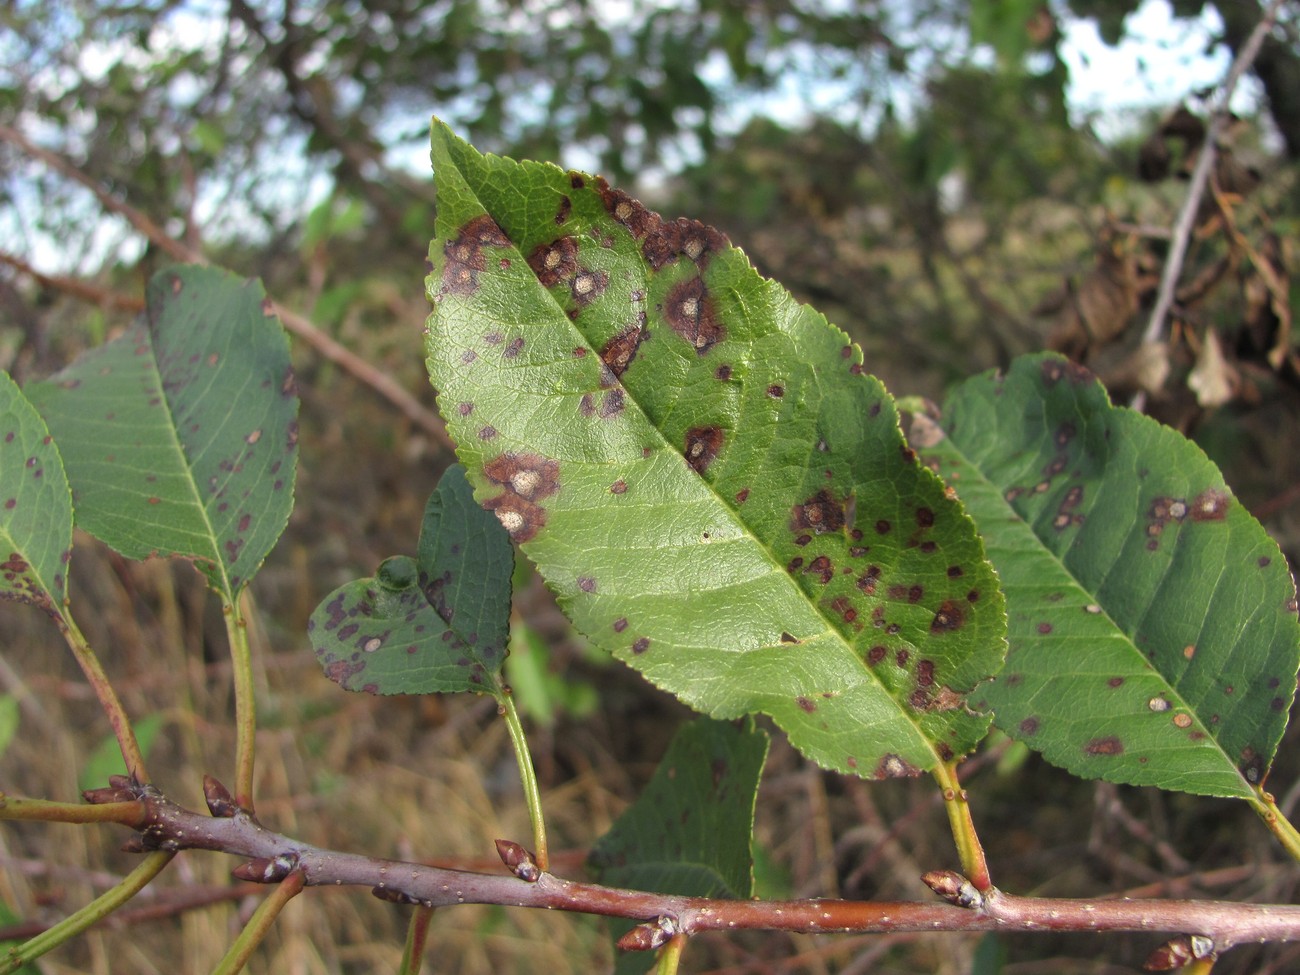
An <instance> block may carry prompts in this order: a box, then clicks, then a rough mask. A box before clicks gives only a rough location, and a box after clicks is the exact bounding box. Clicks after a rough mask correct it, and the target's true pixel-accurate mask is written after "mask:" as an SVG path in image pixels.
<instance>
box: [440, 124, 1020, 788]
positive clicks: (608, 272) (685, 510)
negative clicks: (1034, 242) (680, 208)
mask: <svg viewBox="0 0 1300 975" xmlns="http://www.w3.org/2000/svg"><path fill="white" fill-rule="evenodd" d="M433 161H434V169H435V175H436V178H437V183H438V199H439V205H438V221H437V232H438V236H437V239H436V240H435V241H434V242H433V246H432V248H431V251H430V258H431V263H432V273H431V275H430V277H429V279H428V291H429V296H430V299H431V300H432V301H433V303H434V311H433V314H432V315H431V316H430V318H429V323H428V356H429V358H428V367H429V373H430V376H431V377H432V380H433V383H434V385H435V386H437V387H438V389H439V393H440V396H439V403H440V408H441V410H442V412H443V415H444V417H445V418H446V420H447V425H448V429H449V430H450V432H451V434H452V436H453V437H454V438H455V440H456V442H457V444H458V447H457V452H458V454H459V456H460V458H461V460H462V461H463V462H464V463H465V465H466V467H467V468H468V471H469V478H470V481H471V483H473V484H474V486H475V493H476V496H477V497H478V498H479V501H480V502H481V503H482V504H484V505H485V506H486V507H488V508H489V509H490V510H492V511H494V512H495V513H496V515H497V517H498V518H499V519H500V520H501V522H502V524H503V525H505V527H506V528H507V529H508V530H509V531H510V533H511V535H512V536H513V538H514V539H515V540H516V541H517V542H520V543H522V547H523V550H524V552H525V553H526V554H527V555H528V556H529V558H531V559H532V560H533V561H534V563H535V564H536V565H537V566H538V568H539V570H540V571H541V573H542V575H543V576H544V577H545V579H546V580H547V582H548V584H549V585H550V586H551V588H552V589H554V590H555V591H556V593H557V594H558V598H559V603H560V606H561V607H562V608H563V609H564V611H565V613H566V614H568V616H569V618H570V619H571V620H573V622H574V625H575V626H576V627H577V629H578V630H579V631H581V632H582V633H584V634H586V635H587V636H588V638H590V639H591V640H592V641H593V642H594V643H595V644H597V645H598V646H600V647H602V648H604V649H606V650H607V651H610V652H612V653H613V654H614V655H615V656H617V657H618V658H619V659H621V660H624V661H626V662H627V663H629V664H631V665H632V666H633V667H635V668H636V669H638V670H640V671H641V672H642V673H643V674H644V675H645V676H646V677H647V678H648V679H649V680H651V681H652V682H653V683H655V684H657V685H658V686H660V687H662V688H664V689H666V690H668V691H670V692H671V693H673V694H675V695H677V696H678V697H679V698H681V699H682V700H683V701H685V702H687V703H688V704H690V705H691V706H693V707H695V708H697V709H698V710H701V711H703V712H705V713H707V714H710V715H712V716H714V717H717V718H731V717H738V716H740V715H742V714H746V713H750V712H765V713H767V714H770V715H771V716H772V717H773V718H774V719H775V720H776V721H777V723H778V724H780V726H781V727H782V728H784V729H785V730H786V731H787V733H788V734H789V735H790V739H791V741H792V742H794V744H795V745H796V746H797V747H798V748H800V749H801V750H802V751H803V752H804V753H805V754H807V755H809V756H811V757H812V758H813V759H815V760H816V761H817V762H819V763H821V764H822V765H824V766H826V767H828V768H833V769H839V770H841V771H853V772H856V773H857V774H859V775H862V776H867V777H884V776H894V775H906V774H912V773H915V772H917V771H920V770H925V769H931V768H933V767H935V766H936V765H937V764H938V763H940V762H941V761H943V760H946V759H947V758H949V757H952V756H954V755H958V754H961V753H963V752H965V751H967V750H969V749H970V748H971V747H973V745H974V744H975V743H976V742H978V741H979V739H980V738H981V737H983V735H984V732H985V731H986V730H987V727H988V721H989V719H988V717H987V716H981V715H977V714H974V713H972V712H971V711H970V710H969V709H968V708H967V707H966V706H965V698H966V694H967V693H968V692H969V691H970V689H971V688H972V687H974V686H975V685H976V684H977V683H978V682H979V681H980V680H982V679H984V678H985V677H987V676H988V675H989V674H991V673H994V672H995V671H996V670H997V669H998V667H999V665H1000V663H1001V659H1002V654H1003V643H1002V635H1003V626H1004V619H1003V612H1002V598H1001V595H1000V594H999V592H998V588H997V583H996V579H995V577H994V575H993V573H992V571H991V569H990V567H989V566H988V564H987V563H986V562H985V560H984V558H983V550H982V548H981V545H980V542H979V540H978V538H977V537H976V535H975V533H974V530H973V527H972V525H971V523H970V521H969V520H968V519H967V518H966V516H965V515H964V514H963V513H962V512H961V510H960V508H959V507H958V505H957V504H956V503H955V502H952V501H950V500H949V499H947V498H946V497H945V495H944V489H943V486H942V484H941V483H940V482H939V480H938V479H937V478H935V477H934V476H933V475H932V474H931V473H930V472H929V471H928V470H926V469H924V468H922V467H920V466H919V465H918V464H917V463H916V462H915V457H914V456H913V455H912V453H911V452H910V451H909V450H908V449H907V448H906V445H905V444H904V442H903V440H902V435H901V433H900V432H899V429H898V421H897V413H896V411H895V409H894V404H893V401H892V400H891V399H890V397H889V395H888V394H887V393H886V392H885V391H884V389H883V387H882V386H881V384H880V383H879V382H878V381H877V380H875V379H874V378H872V377H870V376H868V375H866V374H865V372H864V371H863V369H862V364H861V355H862V353H861V350H859V349H858V348H857V347H855V346H853V345H852V344H850V342H849V340H848V339H847V337H846V336H845V335H844V334H843V333H842V332H840V331H839V330H838V329H836V328H834V327H833V326H831V325H830V324H828V323H827V322H826V320H825V319H824V318H822V317H821V316H820V315H818V314H817V313H816V312H814V311H812V310H811V309H809V308H807V307H804V306H801V305H798V304H797V303H795V302H794V300H793V299H792V298H791V297H790V296H789V295H788V294H787V293H786V292H785V291H783V290H782V289H781V288H780V287H779V286H778V285H776V284H774V283H773V282H770V281H767V280H764V279H763V278H761V277H759V275H758V274H757V273H755V272H754V270H753V269H752V268H751V267H750V266H749V263H748V261H747V260H746V259H745V256H744V254H743V253H741V252H740V251H739V250H737V249H735V248H733V247H731V246H730V245H729V244H728V243H727V241H726V239H725V238H724V237H723V236H722V234H720V233H719V232H718V231H716V230H714V229H713V228H710V227H706V226H704V225H703V224H700V223H698V222H696V221H691V220H685V219H681V220H676V221H665V220H663V219H661V218H660V217H659V216H658V215H657V214H653V213H651V212H650V211H648V210H646V209H645V208H644V207H643V206H642V205H641V204H640V203H637V202H636V201H635V200H633V199H631V198H630V197H628V196H627V195H626V194H623V193H621V192H619V191H617V190H613V189H611V188H610V187H609V186H607V185H606V184H605V182H604V181H603V180H600V179H593V178H592V177H589V176H585V175H582V174H580V173H566V172H563V171H561V170H560V169H558V168H556V167H554V166H550V165H544V164H537V163H523V164H520V163H515V162H512V161H511V160H508V159H501V158H498V157H494V156H487V157H484V156H482V155H480V154H479V153H477V152H476V151H475V150H474V149H472V148H471V147H470V146H468V145H466V144H465V143H464V142H462V141H460V140H458V139H457V138H456V137H455V136H453V135H452V134H451V133H450V131H449V130H448V129H447V128H446V127H445V126H443V125H442V124H441V123H435V125H434V130H433Z"/></svg>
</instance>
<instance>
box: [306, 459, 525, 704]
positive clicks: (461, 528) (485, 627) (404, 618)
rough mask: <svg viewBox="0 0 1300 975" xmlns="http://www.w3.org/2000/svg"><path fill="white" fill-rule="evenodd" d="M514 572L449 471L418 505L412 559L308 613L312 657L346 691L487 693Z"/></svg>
mask: <svg viewBox="0 0 1300 975" xmlns="http://www.w3.org/2000/svg"><path fill="white" fill-rule="evenodd" d="M513 568H514V552H513V551H512V549H511V547H510V540H509V539H508V538H507V537H506V533H505V531H504V530H503V529H502V528H501V526H500V525H499V524H497V521H496V519H495V518H493V517H492V516H491V515H490V514H488V513H487V512H486V511H484V510H483V509H482V508H480V507H479V506H478V505H477V504H476V503H475V502H474V496H473V494H472V493H471V492H470V487H469V484H468V482H466V480H465V470H464V468H462V467H461V466H460V465H459V464H457V465H453V466H452V467H449V468H448V469H447V472H446V473H445V474H443V476H442V480H441V481H440V482H439V483H438V487H437V490H435V491H434V492H433V494H432V495H431V496H430V498H429V503H428V504H427V505H426V506H425V509H424V523H423V525H422V526H421V529H420V544H419V557H418V558H416V559H411V558H408V557H406V556H397V557H396V558H391V559H388V560H386V561H385V562H384V563H383V564H382V565H381V566H380V567H379V571H378V573H377V574H376V575H375V577H374V578H373V579H359V580H357V581H355V582H349V583H348V584H346V585H344V586H341V587H339V588H338V589H336V590H334V592H332V593H330V594H329V595H328V596H326V597H325V599H324V600H322V601H321V604H320V605H319V606H318V607H316V611H315V612H314V613H312V615H311V619H310V620H309V621H308V623H307V632H308V634H309V635H310V639H311V643H312V647H313V648H314V649H315V651H316V656H317V659H319V660H320V663H321V666H322V667H324V668H325V673H326V675H327V676H328V677H329V678H330V680H333V681H335V682H337V683H338V684H339V685H340V686H342V687H344V688H345V689H347V690H349V691H368V692H370V693H372V694H432V693H436V692H452V691H486V692H488V693H493V694H495V693H497V692H498V691H499V690H500V675H501V665H502V664H503V663H504V662H505V657H506V641H507V640H508V639H509V625H510V573H511V571H512V569H513Z"/></svg>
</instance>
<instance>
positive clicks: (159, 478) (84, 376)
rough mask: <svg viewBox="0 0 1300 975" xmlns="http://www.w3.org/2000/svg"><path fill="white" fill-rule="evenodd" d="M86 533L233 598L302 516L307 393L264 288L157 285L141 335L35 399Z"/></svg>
mask: <svg viewBox="0 0 1300 975" xmlns="http://www.w3.org/2000/svg"><path fill="white" fill-rule="evenodd" d="M28 393H29V395H30V396H31V398H32V401H33V402H34V403H35V404H36V406H37V408H38V409H39V410H40V411H41V413H42V415H43V416H44V417H45V421H46V422H47V423H48V424H49V426H50V430H51V431H52V432H53V433H54V436H55V438H56V439H57V440H58V442H59V448H60V450H61V451H62V452H63V459H64V463H65V465H66V467H67V471H68V480H69V481H70V482H71V484H72V490H73V500H74V505H75V509H76V519H77V524H78V526H79V527H81V528H83V529H84V530H85V531H87V532H89V533H90V534H92V535H94V536H95V537H97V538H99V539H100V540H101V541H103V542H105V543H106V544H108V545H110V546H111V547H112V548H114V549H116V550H117V551H118V552H120V553H122V554H123V555H125V556H127V557H128V558H135V559H143V558H148V557H150V556H153V555H178V556H182V557H185V558H190V559H193V560H194V561H195V564H196V565H197V566H198V568H199V569H200V571H202V572H203V574H204V575H205V576H206V577H207V579H208V582H209V584H210V585H211V586H212V587H213V588H214V589H216V590H217V591H218V592H221V593H223V594H224V595H225V596H226V598H227V599H233V598H234V596H235V594H236V593H238V592H239V590H240V589H242V588H243V587H244V586H245V585H246V584H247V583H248V580H249V579H250V578H252V576H253V574H254V573H255V572H256V571H257V569H258V568H259V567H260V566H261V564H262V560H263V559H264V558H266V555H267V553H268V552H269V551H270V550H271V547H272V546H273V545H274V544H275V542H276V541H277V540H278V539H279V537H280V533H281V532H282V531H283V530H284V526H285V525H286V523H287V522H288V519H289V512H290V510H291V508H292V507H293V485H294V477H295V474H296V471H297V460H298V421H297V415H298V394H297V385H296V383H295V382H294V378H293V372H292V369H291V367H290V364H289V345H288V340H287V339H286V337H285V334H284V330H283V329H282V328H281V327H280V324H279V321H278V320H277V319H276V318H275V316H274V315H273V314H272V313H271V311H270V306H269V302H267V300H266V297H265V294H264V292H263V291H262V287H261V285H260V284H259V283H257V282H256V281H248V280H245V279H243V278H239V277H237V276H235V275H233V274H230V273H229V272H226V271H221V270H218V269H216V268H208V267H174V268H169V269H167V270H164V271H160V272H159V273H158V274H156V275H154V277H153V279H152V280H151V281H150V282H149V288H148V300H147V308H146V311H145V314H144V316H143V317H142V319H141V320H140V321H138V322H137V323H136V324H135V325H134V326H133V327H131V328H130V329H128V330H127V331H126V332H125V333H123V334H122V335H120V336H118V337H117V338H115V339H113V340H112V341H110V342H108V343H106V344H105V345H102V346H100V347H99V348H96V349H92V350H90V351H89V352H87V353H85V354H84V355H82V356H79V357H78V358H77V360H76V361H75V362H73V363H72V365H70V366H68V367H67V368H66V369H64V370H62V371H61V372H59V373H57V374H56V375H54V376H52V377H50V379H48V380H46V381H45V382H41V383H34V384H32V386H31V387H29V389H28Z"/></svg>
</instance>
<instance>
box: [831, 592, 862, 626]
mask: <svg viewBox="0 0 1300 975" xmlns="http://www.w3.org/2000/svg"><path fill="white" fill-rule="evenodd" d="M831 609H833V610H835V612H837V613H839V614H840V616H842V617H843V618H844V622H845V623H852V622H853V621H854V620H856V619H857V618H858V611H857V610H856V609H854V608H853V604H852V603H851V602H849V600H848V597H847V596H836V597H835V598H834V599H833V600H831Z"/></svg>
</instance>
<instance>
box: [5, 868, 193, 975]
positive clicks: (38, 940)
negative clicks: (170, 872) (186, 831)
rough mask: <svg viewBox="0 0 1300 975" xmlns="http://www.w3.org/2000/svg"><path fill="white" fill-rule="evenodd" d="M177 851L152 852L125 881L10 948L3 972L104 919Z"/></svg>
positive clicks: (135, 892) (14, 967)
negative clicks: (20, 943)
mask: <svg viewBox="0 0 1300 975" xmlns="http://www.w3.org/2000/svg"><path fill="white" fill-rule="evenodd" d="M175 855H176V854H175V853H164V852H161V851H159V852H155V853H150V854H149V855H148V856H146V857H145V858H144V860H142V861H141V862H140V865H139V866H137V867H136V868H135V869H134V870H132V871H131V872H130V873H129V874H127V875H126V876H125V877H123V878H122V882H121V883H119V884H118V885H117V886H116V887H113V888H112V889H111V890H106V891H104V893H102V894H100V895H99V896H98V897H96V898H95V899H94V900H93V901H91V902H90V903H89V904H87V905H86V906H85V907H83V908H81V910H79V911H77V912H76V913H74V914H70V915H68V916H67V917H65V918H64V919H63V920H62V921H60V922H59V923H58V924H56V925H54V926H53V927H50V928H47V929H46V930H44V931H42V932H41V933H40V934H38V935H37V936H36V937H34V938H32V939H31V940H30V941H28V942H26V943H24V944H22V945H19V946H18V947H16V948H10V949H8V951H7V952H6V955H5V957H4V958H3V960H2V961H0V975H8V973H10V972H16V971H18V969H20V968H22V967H23V966H24V965H26V964H28V963H29V962H31V961H33V960H34V959H36V958H39V957H40V956H41V955H43V954H45V953H46V952H47V951H50V950H51V949H53V948H57V947H58V946H59V945H61V944H63V943H64V942H65V941H69V940H71V939H72V938H75V937H76V936H77V935H79V934H81V932H83V931H85V930H86V929H87V928H89V927H90V926H91V925H93V924H96V923H98V922H99V921H102V920H103V919H104V918H105V917H107V916H108V915H109V914H111V913H112V912H113V911H115V910H117V909H118V908H119V907H121V906H122V905H123V904H125V903H126V902H127V901H129V900H130V899H131V898H132V897H134V896H135V895H136V894H138V893H139V892H140V891H141V890H142V889H143V888H144V886H145V885H146V884H148V883H149V881H151V880H153V878H154V877H156V876H158V874H159V873H161V872H162V869H163V867H165V866H167V864H169V863H171V862H172V857H174V856H175Z"/></svg>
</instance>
